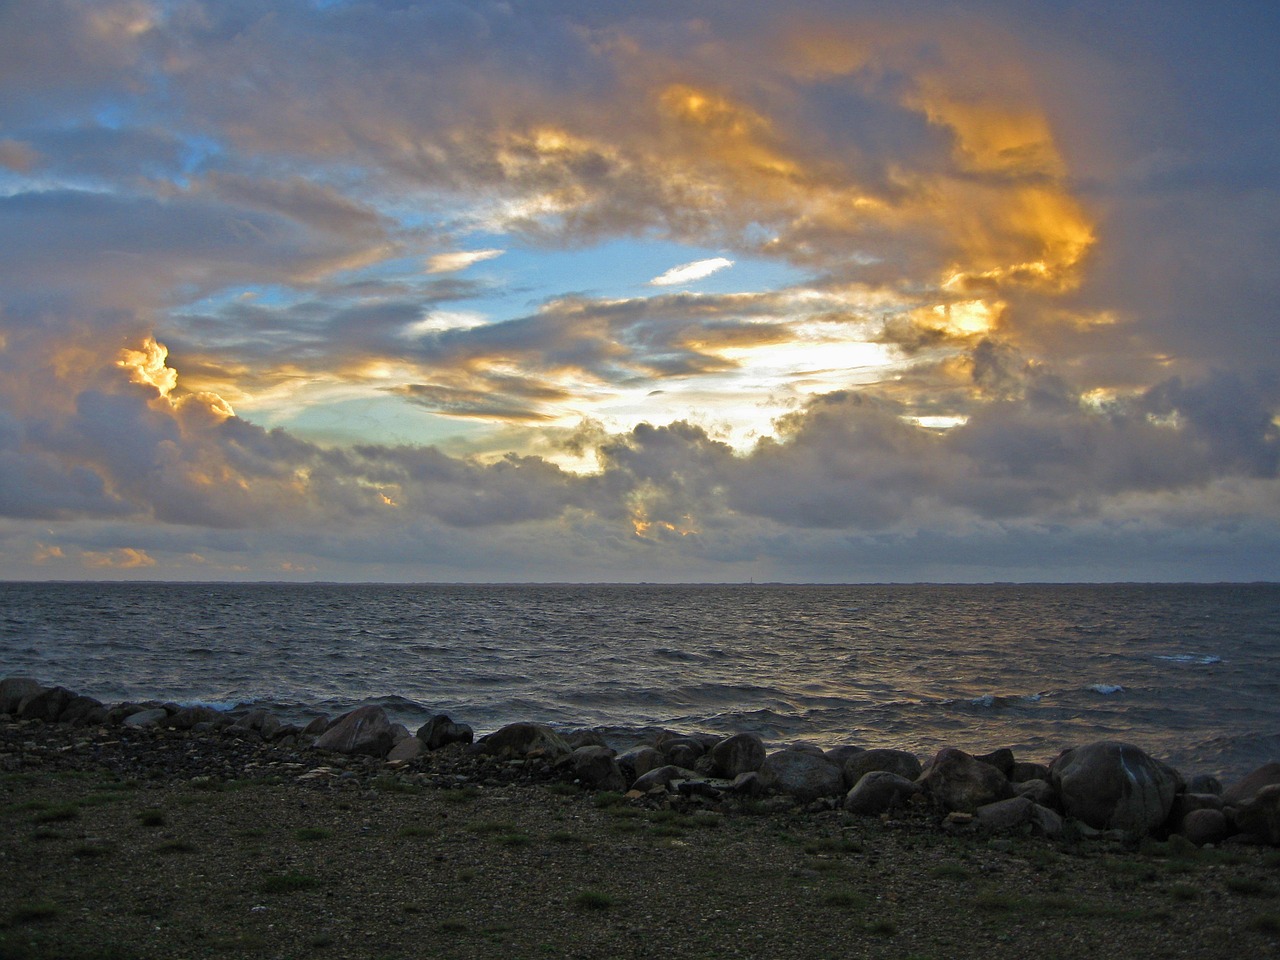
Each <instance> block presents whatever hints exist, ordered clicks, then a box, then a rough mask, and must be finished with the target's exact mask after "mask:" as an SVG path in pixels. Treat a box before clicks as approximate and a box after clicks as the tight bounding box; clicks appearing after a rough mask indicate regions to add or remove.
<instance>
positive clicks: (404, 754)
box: [387, 737, 427, 763]
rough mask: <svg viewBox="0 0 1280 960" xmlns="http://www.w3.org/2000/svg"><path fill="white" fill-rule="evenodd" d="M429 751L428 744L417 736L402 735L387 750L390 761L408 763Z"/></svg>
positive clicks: (388, 760)
mask: <svg viewBox="0 0 1280 960" xmlns="http://www.w3.org/2000/svg"><path fill="white" fill-rule="evenodd" d="M426 752H427V745H426V744H425V743H423V742H422V741H421V740H419V739H418V738H417V737H402V738H401V739H399V740H397V741H396V743H395V745H394V746H393V747H392V748H391V749H390V750H389V751H387V762H388V763H407V762H408V761H410V760H413V759H415V758H417V757H420V756H422V755H423V754H424V753H426Z"/></svg>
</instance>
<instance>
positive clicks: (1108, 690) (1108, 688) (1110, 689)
mask: <svg viewBox="0 0 1280 960" xmlns="http://www.w3.org/2000/svg"><path fill="white" fill-rule="evenodd" d="M1085 689H1086V690H1092V691H1093V692H1094V693H1100V694H1102V695H1103V696H1104V697H1107V696H1110V695H1111V694H1113V693H1124V687H1122V686H1120V684H1118V683H1092V684H1090V685H1089V686H1088V687H1086V688H1085Z"/></svg>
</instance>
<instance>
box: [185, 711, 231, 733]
mask: <svg viewBox="0 0 1280 960" xmlns="http://www.w3.org/2000/svg"><path fill="white" fill-rule="evenodd" d="M222 716H223V714H222V713H220V712H219V711H217V710H215V709H213V707H181V708H179V709H178V711H177V712H176V713H174V714H173V715H172V716H170V717H169V726H171V727H173V728H174V729H175V730H190V729H191V728H192V727H194V726H195V725H196V724H197V723H217V722H218V720H219V718H221V717H222ZM232 726H234V724H232Z"/></svg>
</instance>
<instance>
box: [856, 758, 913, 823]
mask: <svg viewBox="0 0 1280 960" xmlns="http://www.w3.org/2000/svg"><path fill="white" fill-rule="evenodd" d="M919 792H920V785H919V784H918V783H916V782H915V781H913V780H908V779H907V778H906V777H903V776H899V775H898V774H896V773H893V772H892V771H890V770H872V771H871V772H870V773H866V774H863V775H862V777H861V779H859V780H858V782H857V783H856V784H855V785H854V786H853V789H851V790H850V791H849V792H848V793H847V794H846V795H845V798H844V808H845V810H847V811H849V813H856V814H858V815H859V816H863V817H876V816H879V815H880V814H882V813H887V812H888V811H890V810H892V809H894V808H895V807H900V806H905V805H906V804H908V803H910V802H911V798H912V797H914V796H915V795H916V794H918V793H919Z"/></svg>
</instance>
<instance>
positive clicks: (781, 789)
mask: <svg viewBox="0 0 1280 960" xmlns="http://www.w3.org/2000/svg"><path fill="white" fill-rule="evenodd" d="M759 772H760V779H761V780H762V781H763V782H764V785H765V787H766V788H768V789H769V790H772V791H774V792H777V793H785V794H787V795H788V796H791V797H794V798H795V799H797V800H799V801H800V802H802V803H808V802H810V801H813V800H818V799H821V798H823V797H837V796H839V795H840V794H841V793H842V792H843V791H844V777H843V776H842V774H841V772H840V768H839V767H837V766H836V765H835V764H834V763H832V762H831V761H830V760H828V759H827V758H826V757H824V756H822V755H821V754H818V755H817V756H814V755H813V754H811V753H807V752H805V751H802V750H779V751H777V752H776V753H771V754H769V756H767V757H765V759H764V763H762V764H761V765H760V771H759Z"/></svg>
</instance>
